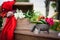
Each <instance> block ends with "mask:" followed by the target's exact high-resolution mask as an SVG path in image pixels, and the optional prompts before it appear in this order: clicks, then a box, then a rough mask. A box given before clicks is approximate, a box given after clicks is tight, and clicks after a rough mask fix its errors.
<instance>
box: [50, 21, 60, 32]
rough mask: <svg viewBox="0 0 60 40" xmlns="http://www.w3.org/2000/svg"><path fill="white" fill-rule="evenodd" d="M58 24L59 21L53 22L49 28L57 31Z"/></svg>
mask: <svg viewBox="0 0 60 40" xmlns="http://www.w3.org/2000/svg"><path fill="white" fill-rule="evenodd" d="M59 24H60V23H59V22H55V23H54V25H53V26H52V27H51V29H52V30H54V31H57V30H56V28H57V27H58V25H59Z"/></svg>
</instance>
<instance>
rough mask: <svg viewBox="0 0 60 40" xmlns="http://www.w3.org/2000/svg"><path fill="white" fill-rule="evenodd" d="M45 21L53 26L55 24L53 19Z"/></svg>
mask: <svg viewBox="0 0 60 40" xmlns="http://www.w3.org/2000/svg"><path fill="white" fill-rule="evenodd" d="M45 21H46V22H47V23H48V24H49V25H50V26H52V25H53V24H54V21H53V19H52V18H46V19H45Z"/></svg>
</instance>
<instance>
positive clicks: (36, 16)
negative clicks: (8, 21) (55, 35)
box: [26, 12, 54, 33]
mask: <svg viewBox="0 0 60 40" xmlns="http://www.w3.org/2000/svg"><path fill="white" fill-rule="evenodd" d="M26 17H27V18H29V19H30V22H31V23H35V24H36V25H35V26H34V27H33V28H32V32H33V31H34V30H35V28H37V29H38V30H39V33H40V31H47V32H48V33H49V28H50V26H52V25H53V24H54V22H53V19H52V18H46V17H44V16H42V15H41V14H40V13H39V12H32V13H30V12H28V13H26Z"/></svg>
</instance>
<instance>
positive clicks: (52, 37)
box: [15, 19, 60, 40]
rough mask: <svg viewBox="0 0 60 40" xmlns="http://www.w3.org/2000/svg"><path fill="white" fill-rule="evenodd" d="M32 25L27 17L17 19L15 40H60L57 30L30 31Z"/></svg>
mask: <svg viewBox="0 0 60 40" xmlns="http://www.w3.org/2000/svg"><path fill="white" fill-rule="evenodd" d="M33 25H34V24H33ZM33 25H32V24H31V23H30V22H29V20H27V19H18V21H17V27H16V30H15V40H60V37H59V36H58V32H55V31H52V30H50V31H49V32H50V33H49V34H48V33H47V32H40V33H39V34H36V33H37V31H35V32H31V29H32V27H33Z"/></svg>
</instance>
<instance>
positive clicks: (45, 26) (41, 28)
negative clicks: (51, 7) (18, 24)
mask: <svg viewBox="0 0 60 40" xmlns="http://www.w3.org/2000/svg"><path fill="white" fill-rule="evenodd" d="M35 28H37V29H38V32H39V33H40V31H47V32H48V33H49V28H50V26H49V25H48V24H36V25H35V26H34V27H33V29H32V32H33V31H34V30H35Z"/></svg>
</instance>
